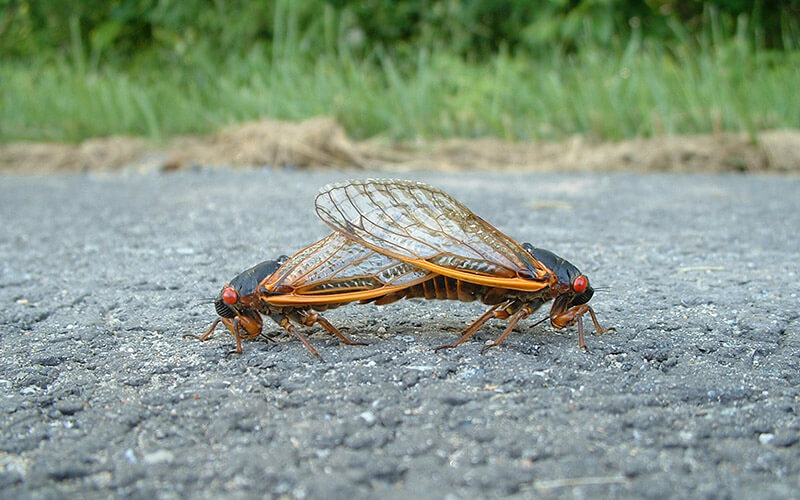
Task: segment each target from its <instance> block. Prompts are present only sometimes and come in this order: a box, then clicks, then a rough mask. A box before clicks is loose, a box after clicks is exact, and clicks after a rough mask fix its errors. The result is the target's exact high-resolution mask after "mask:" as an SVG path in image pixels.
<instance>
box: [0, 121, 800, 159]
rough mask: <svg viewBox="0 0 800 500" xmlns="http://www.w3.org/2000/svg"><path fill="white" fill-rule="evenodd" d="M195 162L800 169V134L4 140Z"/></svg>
mask: <svg viewBox="0 0 800 500" xmlns="http://www.w3.org/2000/svg"><path fill="white" fill-rule="evenodd" d="M192 165H235V166H260V165H273V166H293V167H301V168H304V167H320V166H322V167H327V166H330V167H340V168H371V169H408V170H430V169H438V170H461V169H467V170H516V171H523V170H528V171H615V170H627V171H678V172H725V171H736V172H800V131H798V130H774V131H765V132H760V133H759V134H758V136H757V137H755V138H753V137H751V136H748V135H745V134H711V135H696V136H663V137H656V138H651V139H633V140H629V141H622V142H614V143H610V142H593V141H590V140H587V139H584V138H580V137H576V138H572V139H568V140H565V141H559V142H508V141H501V140H496V139H477V140H465V139H455V140H446V141H434V142H429V143H387V142H386V141H381V140H367V141H354V140H352V139H350V138H349V137H348V136H347V134H346V133H345V132H344V129H343V128H342V127H341V126H340V125H339V124H338V123H336V122H335V121H334V120H333V119H330V118H324V117H321V118H313V119H310V120H306V121H303V122H281V121H274V120H261V121H258V122H250V123H244V124H240V125H236V126H233V127H230V128H227V129H224V130H222V131H220V132H218V133H216V134H213V135H210V136H206V137H195V136H183V137H177V138H174V139H172V140H170V141H169V142H167V143H166V144H165V145H154V144H152V143H149V142H147V141H146V140H143V139H140V138H134V137H108V138H96V139H90V140H87V141H85V142H83V143H81V144H77V145H69V144H53V143H31V142H27V143H14V144H5V145H0V171H3V172H17V173H51V172H81V171H108V170H118V169H131V168H133V169H140V170H150V169H161V170H176V169H180V168H185V167H189V166H192Z"/></svg>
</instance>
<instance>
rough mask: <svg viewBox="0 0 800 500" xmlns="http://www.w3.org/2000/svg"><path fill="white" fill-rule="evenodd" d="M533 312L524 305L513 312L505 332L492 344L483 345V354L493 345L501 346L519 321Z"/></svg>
mask: <svg viewBox="0 0 800 500" xmlns="http://www.w3.org/2000/svg"><path fill="white" fill-rule="evenodd" d="M532 312H533V310H532V309H531V308H529V307H527V306H525V307H522V308H521V309H520V310H519V311H517V312H515V313H514V314H512V315H511V316H510V317H509V319H508V326H507V327H506V329H505V331H504V332H503V334H502V335H500V337H498V338H497V340H495V341H494V342H492V343H491V344H486V345H485V346H483V348H482V349H481V354H486V351H488V350H489V349H491V348H492V347H497V346H499V345H500V344H501V343H502V342H503V341H504V340H505V339H506V337H508V334H510V333H511V330H513V329H514V328H515V327H516V326H517V323H519V322H520V321H521V320H523V319H525V318H527V317H528V315H530V314H531V313H532Z"/></svg>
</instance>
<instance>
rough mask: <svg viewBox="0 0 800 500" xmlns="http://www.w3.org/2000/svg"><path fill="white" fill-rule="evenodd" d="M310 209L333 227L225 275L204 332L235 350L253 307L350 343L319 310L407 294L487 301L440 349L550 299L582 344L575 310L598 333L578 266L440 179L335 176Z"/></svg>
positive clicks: (247, 334)
mask: <svg viewBox="0 0 800 500" xmlns="http://www.w3.org/2000/svg"><path fill="white" fill-rule="evenodd" d="M316 210H317V214H318V215H319V217H320V218H321V219H322V220H323V221H324V222H325V223H326V224H327V225H328V226H330V227H331V228H332V229H333V230H334V232H333V234H331V235H329V236H327V237H325V238H323V239H322V240H320V241H318V242H316V243H314V244H312V245H310V246H308V247H306V248H304V249H303V250H300V251H299V252H297V253H296V254H294V255H293V256H292V257H286V256H282V257H279V258H278V259H276V260H270V261H265V262H262V263H260V264H258V265H256V266H255V267H253V268H251V269H248V270H246V271H244V272H243V273H241V274H239V275H238V276H237V277H235V278H234V279H233V280H231V282H230V283H228V284H226V285H225V286H224V287H223V288H222V290H221V291H220V293H219V295H218V296H217V298H216V301H215V306H216V311H217V314H219V316H220V317H219V318H218V319H217V320H216V321H215V322H214V323H213V324H212V325H211V327H210V328H209V329H208V331H206V332H205V334H204V335H202V336H201V337H200V339H201V340H205V339H207V338H208V337H209V336H210V335H211V333H212V332H213V331H214V329H215V328H216V326H217V325H218V324H219V323H220V322H222V323H223V324H224V325H225V326H226V327H227V328H228V329H229V330H230V331H231V332H232V333H233V336H234V338H235V339H236V349H235V351H233V352H236V353H241V352H242V339H243V338H245V339H246V338H255V337H257V336H259V335H260V334H261V333H262V328H263V322H262V316H269V317H270V318H272V319H273V320H274V321H275V322H276V323H278V324H279V325H280V326H282V327H283V328H284V329H285V330H286V331H287V332H288V333H290V334H291V335H293V336H295V337H297V338H298V339H299V340H300V341H301V342H302V343H303V344H304V345H305V346H306V347H307V348H308V349H309V351H311V353H312V354H314V355H315V356H318V357H319V353H318V352H317V350H316V349H314V347H313V346H312V345H311V344H310V343H309V341H308V339H306V337H305V336H304V335H303V334H302V333H301V332H300V331H299V330H298V328H297V327H298V326H312V325H314V324H319V325H321V326H322V327H323V328H324V329H325V330H327V331H328V332H329V333H331V334H333V335H335V336H337V337H338V338H339V339H340V340H341V341H342V342H344V343H346V344H358V343H357V342H353V341H352V340H350V339H349V338H348V337H347V336H345V335H344V334H343V333H341V332H340V331H339V330H337V329H336V327H334V326H333V325H332V324H331V323H330V322H328V321H327V320H326V319H325V318H323V317H322V316H320V314H319V313H320V312H322V311H324V310H326V309H330V308H334V307H338V306H341V305H344V304H348V303H350V302H359V303H361V304H365V303H372V304H376V305H381V304H388V303H391V302H394V301H397V300H400V299H403V298H414V297H422V298H426V299H442V300H460V301H464V302H471V301H474V300H479V301H481V302H482V303H484V304H486V305H488V306H490V308H489V310H488V311H486V313H484V314H483V315H482V316H481V317H480V318H478V319H477V320H476V321H475V322H474V323H472V325H470V326H469V327H468V328H466V329H465V330H464V331H463V332H462V333H463V335H462V336H461V338H459V339H458V340H457V341H456V342H454V343H453V344H449V345H445V346H441V347H440V349H441V348H450V347H455V346H457V345H459V344H461V343H462V342H464V341H465V340H467V339H469V338H470V337H471V336H472V335H473V334H474V333H475V332H476V331H478V329H480V328H481V326H482V325H483V324H484V323H486V322H487V321H488V320H490V319H491V318H501V319H507V320H508V326H507V327H506V329H505V331H504V332H503V333H502V335H500V337H498V338H497V340H495V341H494V342H492V343H490V344H487V345H486V346H485V347H484V350H485V349H488V348H490V347H494V346H497V345H499V344H500V343H501V342H503V340H504V339H505V338H506V337H507V336H508V334H509V333H510V332H511V331H512V330H513V329H514V327H515V326H516V325H517V323H519V321H520V320H522V319H524V318H526V317H528V316H529V315H531V314H532V313H533V312H534V311H536V310H537V309H538V308H539V307H541V306H542V305H543V304H545V303H546V302H549V301H550V300H554V302H553V305H552V307H551V308H550V314H549V316H548V317H549V318H550V323H551V324H552V325H553V326H554V327H555V328H564V327H567V326H571V325H575V324H577V326H578V344H579V345H580V347H581V348H584V349H585V348H586V342H585V340H584V333H583V315H584V314H586V313H589V315H590V317H591V320H592V323H593V324H594V328H595V330H596V331H597V333H604V332H606V331H608V330H606V329H603V328H602V327H601V326H600V324H599V323H598V321H597V317H596V316H595V313H594V311H593V310H592V308H591V307H590V306H589V305H588V302H589V299H591V298H592V295H593V293H594V290H593V289H592V287H591V285H590V284H589V279H588V278H587V277H586V276H585V275H583V274H581V272H580V271H579V270H578V268H576V267H575V266H574V265H572V264H570V263H569V262H567V261H566V260H564V259H562V258H561V257H559V256H557V255H555V254H554V253H552V252H550V251H548V250H543V249H541V248H535V247H533V246H532V245H531V244H529V243H523V244H522V245H520V244H518V243H517V242H515V241H514V240H512V239H511V238H509V237H508V236H506V235H505V234H503V233H501V232H500V231H498V230H497V229H496V228H494V227H493V226H492V225H491V224H489V223H488V222H486V221H484V220H483V219H481V218H480V217H478V216H477V215H475V214H474V213H472V212H471V211H470V210H469V209H468V208H467V207H465V206H464V205H462V204H461V203H460V202H458V201H457V200H455V199H453V198H452V197H451V196H449V195H448V194H446V193H444V192H443V191H441V190H439V189H436V188H434V187H431V186H428V185H426V184H422V183H419V182H411V181H404V180H375V179H369V180H363V181H350V182H345V183H340V184H332V185H328V186H326V187H324V188H323V189H322V191H321V192H320V194H319V195H317V198H316ZM544 319H547V318H544ZM542 321H544V320H542ZM609 330H610V329H609Z"/></svg>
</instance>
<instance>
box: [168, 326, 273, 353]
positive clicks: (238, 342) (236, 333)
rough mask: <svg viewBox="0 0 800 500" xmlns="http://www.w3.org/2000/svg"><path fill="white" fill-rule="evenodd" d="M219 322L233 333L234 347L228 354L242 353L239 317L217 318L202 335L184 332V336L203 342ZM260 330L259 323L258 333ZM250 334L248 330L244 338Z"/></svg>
mask: <svg viewBox="0 0 800 500" xmlns="http://www.w3.org/2000/svg"><path fill="white" fill-rule="evenodd" d="M248 319H249V318H248ZM220 322H221V323H222V324H224V325H225V326H226V327H227V328H228V330H230V332H231V333H232V334H233V338H234V339H235V341H236V349H234V350H233V351H230V352H228V355H231V354H241V353H242V335H240V334H239V329H240V328H239V327H240V325H242V322H240V321H239V317H236V318H217V319H216V320H215V321H214V322H213V323H211V326H210V327H209V328H208V330H206V331H205V333H203V335H194V334H186V335H184V337H194V338H196V339H198V340H199V341H200V342H205V341H206V340H208V338H209V337H211V334H212V333H214V330H215V329H216V328H217V325H219V324H220ZM247 325H249V326H253V325H255V323H247ZM245 328H247V326H245ZM260 331H261V327H260V325H259V333H260ZM256 335H258V333H256ZM252 336H255V335H252V334H251V333H250V332H248V333H247V334H246V338H250V337H252Z"/></svg>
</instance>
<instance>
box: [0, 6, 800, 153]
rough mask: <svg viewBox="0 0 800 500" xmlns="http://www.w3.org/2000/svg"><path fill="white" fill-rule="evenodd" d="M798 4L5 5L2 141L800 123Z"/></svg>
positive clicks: (698, 128)
mask: <svg viewBox="0 0 800 500" xmlns="http://www.w3.org/2000/svg"><path fill="white" fill-rule="evenodd" d="M798 44H800V0H765V1H755V2H753V1H744V0H718V1H715V2H701V1H696V0H695V1H677V0H646V1H644V2H641V1H632V0H548V1H539V2H531V1H523V0H505V1H496V0H462V1H455V0H405V1H393V2H362V1H356V0H306V1H291V0H277V1H271V2H269V1H257V0H238V1H230V2H229V1H212V0H111V1H102V0H83V1H79V0H61V1H58V0H56V1H44V0H28V1H15V0H0V81H2V82H3V83H2V88H1V89H0V140H2V141H10V140H19V139H45V140H70V141H74V140H80V139H83V138H86V137H89V136H95V135H109V134H118V133H125V134H135V135H145V136H149V137H152V138H156V139H161V138H164V137H167V136H170V135H173V134H179V133H191V132H208V131H212V130H215V129H217V128H219V127H221V126H224V125H226V124H230V123H233V122H237V121H242V120H249V119H255V118H258V117H264V116H267V117H272V118H282V119H303V118H308V117H311V116H315V115H332V116H335V117H336V118H337V120H339V121H340V122H341V123H343V124H344V125H345V127H346V128H347V129H348V132H349V133H351V134H352V135H354V136H356V137H367V136H373V135H376V134H379V135H385V136H388V137H390V138H403V139H413V138H418V137H424V138H431V137H448V136H467V137H472V136H484V135H493V136H499V137H505V138H511V139H531V138H546V139H550V138H561V137H564V136H568V135H571V134H576V133H577V134H588V135H592V136H595V137H598V138H603V139H618V138H624V137H631V136H641V135H645V136H646V135H654V134H660V133H698V132H710V131H748V132H751V133H753V132H755V131H757V130H760V129H764V128H775V127H798V126H800V105H799V104H798V100H797V98H796V94H797V91H796V88H797V83H796V82H798V81H800V47H798Z"/></svg>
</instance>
